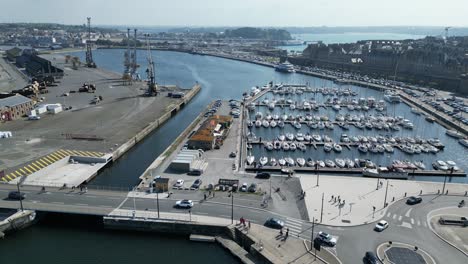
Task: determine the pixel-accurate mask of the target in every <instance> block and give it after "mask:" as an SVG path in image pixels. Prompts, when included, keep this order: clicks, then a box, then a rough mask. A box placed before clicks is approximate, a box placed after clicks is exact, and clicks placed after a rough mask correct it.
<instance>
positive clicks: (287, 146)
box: [283, 142, 289, 151]
mask: <svg viewBox="0 0 468 264" xmlns="http://www.w3.org/2000/svg"><path fill="white" fill-rule="evenodd" d="M283 150H284V151H288V150H289V144H288V143H287V142H283Z"/></svg>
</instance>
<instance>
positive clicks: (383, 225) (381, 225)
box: [374, 220, 388, 232]
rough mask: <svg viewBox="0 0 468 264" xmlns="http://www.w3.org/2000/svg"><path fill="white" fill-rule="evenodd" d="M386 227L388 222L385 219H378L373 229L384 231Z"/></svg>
mask: <svg viewBox="0 0 468 264" xmlns="http://www.w3.org/2000/svg"><path fill="white" fill-rule="evenodd" d="M387 228H388V223H387V221H385V220H380V221H379V222H378V223H377V224H376V225H375V228H374V230H375V231H378V232H382V231H384V230H385V229H387Z"/></svg>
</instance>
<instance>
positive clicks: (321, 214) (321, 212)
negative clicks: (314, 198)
mask: <svg viewBox="0 0 468 264" xmlns="http://www.w3.org/2000/svg"><path fill="white" fill-rule="evenodd" d="M324 196H325V193H322V208H321V209H320V223H322V218H323V199H324Z"/></svg>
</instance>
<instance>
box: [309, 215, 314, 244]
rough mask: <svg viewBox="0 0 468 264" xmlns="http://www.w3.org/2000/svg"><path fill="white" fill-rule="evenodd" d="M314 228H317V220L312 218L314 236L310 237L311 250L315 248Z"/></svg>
mask: <svg viewBox="0 0 468 264" xmlns="http://www.w3.org/2000/svg"><path fill="white" fill-rule="evenodd" d="M314 227H315V218H314V217H312V234H311V235H310V248H312V247H313V246H314Z"/></svg>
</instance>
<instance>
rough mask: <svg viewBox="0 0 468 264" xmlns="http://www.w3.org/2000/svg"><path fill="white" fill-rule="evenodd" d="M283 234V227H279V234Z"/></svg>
mask: <svg viewBox="0 0 468 264" xmlns="http://www.w3.org/2000/svg"><path fill="white" fill-rule="evenodd" d="M282 235H283V228H280V236H282Z"/></svg>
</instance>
